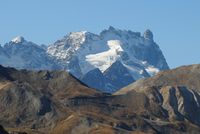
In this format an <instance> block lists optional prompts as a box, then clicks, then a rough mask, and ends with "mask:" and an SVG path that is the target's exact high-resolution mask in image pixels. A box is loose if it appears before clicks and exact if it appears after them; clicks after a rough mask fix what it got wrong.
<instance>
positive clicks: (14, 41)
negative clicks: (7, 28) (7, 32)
mask: <svg viewBox="0 0 200 134" xmlns="http://www.w3.org/2000/svg"><path fill="white" fill-rule="evenodd" d="M24 41H25V39H24V37H22V36H17V37H15V38H13V39H12V40H11V42H13V43H22V42H24Z"/></svg>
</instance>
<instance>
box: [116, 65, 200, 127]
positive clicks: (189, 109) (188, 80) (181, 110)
mask: <svg viewBox="0 0 200 134" xmlns="http://www.w3.org/2000/svg"><path fill="white" fill-rule="evenodd" d="M199 72H200V65H191V66H183V67H179V68H176V69H173V70H169V71H163V72H160V73H158V74H157V75H155V76H153V77H151V78H147V79H142V80H139V81H137V82H135V83H133V84H131V85H129V86H127V87H125V88H123V89H121V90H120V91H118V92H116V93H115V94H116V95H119V94H127V93H129V92H132V91H136V92H140V93H141V92H142V93H145V94H150V95H148V96H149V98H153V99H155V98H157V99H156V100H157V101H158V102H159V103H160V105H161V106H162V108H163V109H165V110H166V111H167V113H168V117H169V120H179V121H183V120H188V121H190V122H192V123H194V124H196V125H198V126H199V125H200V114H199V112H200V105H199V104H200V95H199V94H200V85H199V79H200V73H199ZM152 87H154V88H155V89H156V94H155V93H151V92H152V91H151V90H147V89H148V88H150V89H151V88H152ZM150 91H151V92H150ZM149 92H150V93H149Z"/></svg>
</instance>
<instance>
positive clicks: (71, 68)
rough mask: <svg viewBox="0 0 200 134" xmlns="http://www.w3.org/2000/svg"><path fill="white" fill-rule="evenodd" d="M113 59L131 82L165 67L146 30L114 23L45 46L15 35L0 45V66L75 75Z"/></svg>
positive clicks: (106, 65) (107, 64)
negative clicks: (59, 71)
mask: <svg viewBox="0 0 200 134" xmlns="http://www.w3.org/2000/svg"><path fill="white" fill-rule="evenodd" d="M6 54H7V55H6ZM117 61H119V62H121V64H122V65H123V67H124V68H126V70H127V71H128V73H129V75H130V76H129V77H132V81H131V82H133V81H134V80H137V79H140V78H144V77H149V76H152V75H154V74H156V73H158V72H159V71H160V70H166V69H169V67H168V65H167V62H166V60H165V58H164V56H163V54H162V52H161V50H160V48H159V46H158V45H157V44H156V43H155V42H154V40H153V33H152V32H151V31H150V30H146V31H145V32H144V35H141V34H140V33H139V32H132V31H130V30H120V29H116V28H114V27H109V28H108V29H105V30H103V31H102V32H100V34H93V33H90V32H87V31H80V32H71V33H69V34H68V35H66V36H64V37H63V38H62V39H60V40H57V41H56V42H55V43H53V44H51V45H49V46H48V47H47V48H46V47H44V45H41V46H39V45H37V44H35V43H33V42H31V41H26V40H25V39H24V38H23V37H20V36H18V37H16V38H14V39H13V40H12V41H10V42H9V43H6V44H5V45H4V46H3V47H2V48H0V64H2V65H4V66H11V67H15V68H18V69H29V70H66V71H68V72H70V73H72V74H73V75H74V76H75V77H77V78H78V79H81V78H82V77H84V75H86V74H87V73H88V72H90V71H91V70H93V69H95V68H98V69H99V70H100V71H101V72H102V73H104V72H105V71H106V70H107V69H109V68H110V67H111V66H112V64H114V63H115V62H117ZM112 72H113V71H112ZM113 73H114V72H113ZM120 75H122V74H120ZM110 76H114V74H113V75H110ZM116 77H118V76H116ZM104 79H106V80H105V85H108V84H111V82H109V81H107V80H108V79H112V78H108V79H107V78H104ZM85 84H88V85H91V84H92V83H85ZM127 84H128V83H127ZM125 86H126V85H125ZM120 88H121V86H116V85H112V84H111V85H110V86H109V87H108V86H104V88H103V90H104V91H107V92H114V91H116V90H118V89H120ZM97 89H101V88H100V87H97Z"/></svg>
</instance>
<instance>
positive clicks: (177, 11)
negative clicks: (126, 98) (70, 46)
mask: <svg viewBox="0 0 200 134" xmlns="http://www.w3.org/2000/svg"><path fill="white" fill-rule="evenodd" d="M110 25H112V26H114V27H116V28H120V29H127V30H128V29H130V30H132V31H139V32H144V31H145V29H147V28H149V29H151V30H152V31H153V33H154V39H155V41H156V42H157V43H158V44H159V46H160V48H161V49H162V51H163V53H164V55H165V57H166V59H167V62H168V64H169V66H170V67H171V68H174V67H177V66H180V65H187V64H194V63H199V61H200V34H199V32H200V1H199V0H165V1H164V0H1V2H0V44H4V43H5V42H8V41H10V40H11V39H12V38H13V37H15V36H17V35H21V36H24V37H25V38H26V39H27V40H31V41H33V42H35V43H38V44H51V43H53V42H54V41H56V40H57V39H60V38H62V37H63V36H64V35H66V34H67V33H68V32H70V31H80V30H87V31H90V32H94V33H99V32H100V31H101V30H103V29H106V28H108V26H110Z"/></svg>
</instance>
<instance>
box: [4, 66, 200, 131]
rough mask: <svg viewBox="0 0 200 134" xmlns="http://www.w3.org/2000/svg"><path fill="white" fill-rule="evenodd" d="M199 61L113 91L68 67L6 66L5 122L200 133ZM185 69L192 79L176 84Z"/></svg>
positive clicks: (26, 127) (25, 126)
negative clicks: (100, 88)
mask: <svg viewBox="0 0 200 134" xmlns="http://www.w3.org/2000/svg"><path fill="white" fill-rule="evenodd" d="M116 64H117V65H119V64H120V63H116ZM119 66H121V65H119ZM199 66H200V65H193V66H189V67H182V68H178V69H175V70H171V71H164V72H161V73H159V74H158V75H156V76H154V77H151V78H147V79H145V80H140V81H138V82H135V84H136V85H135V84H133V85H129V86H128V87H126V88H124V89H122V90H120V91H118V92H116V93H115V94H113V95H111V94H105V93H101V92H98V91H96V90H94V89H91V88H88V87H86V86H85V85H84V84H83V83H81V82H80V81H79V80H77V79H76V78H75V77H73V76H72V75H70V74H68V73H66V72H65V71H27V70H15V69H13V68H5V67H2V66H0V112H1V114H0V124H2V125H3V126H4V127H5V128H9V132H10V131H13V132H26V133H28V134H29V133H30V134H44V133H45V134H46V133H48V134H66V133H67V134H74V133H88V134H95V133H108V134H113V133H122V134H130V133H153V134H159V133H164V134H171V133H173V134H180V133H194V134H198V133H199V131H200V124H199V121H200V115H199V112H200V107H199V103H200V96H199V92H198V90H197V89H196V90H193V89H191V88H189V87H188V85H190V84H191V85H194V86H196V87H197V85H198V84H195V82H198V79H199V78H200V77H199V76H200V75H198V72H199ZM93 71H94V72H96V73H97V75H102V74H101V73H100V72H101V71H99V70H93ZM119 72H121V71H119ZM122 72H123V71H122ZM179 72H182V73H183V74H184V72H185V73H187V77H186V78H187V79H185V81H182V80H181V81H176V83H177V84H175V82H174V83H173V85H171V83H170V82H172V81H174V80H179V79H176V77H177V78H178V77H179ZM192 74H196V75H194V76H193V75H192ZM161 76H162V78H161ZM193 77H195V78H193ZM158 78H159V79H158ZM167 78H169V79H167ZM191 80H196V81H193V82H192V81H191ZM99 81H100V80H99ZM143 82H145V83H143ZM179 82H182V85H179V84H180V83H179ZM184 83H185V84H184ZM140 84H141V85H140ZM6 130H7V129H6Z"/></svg>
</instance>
